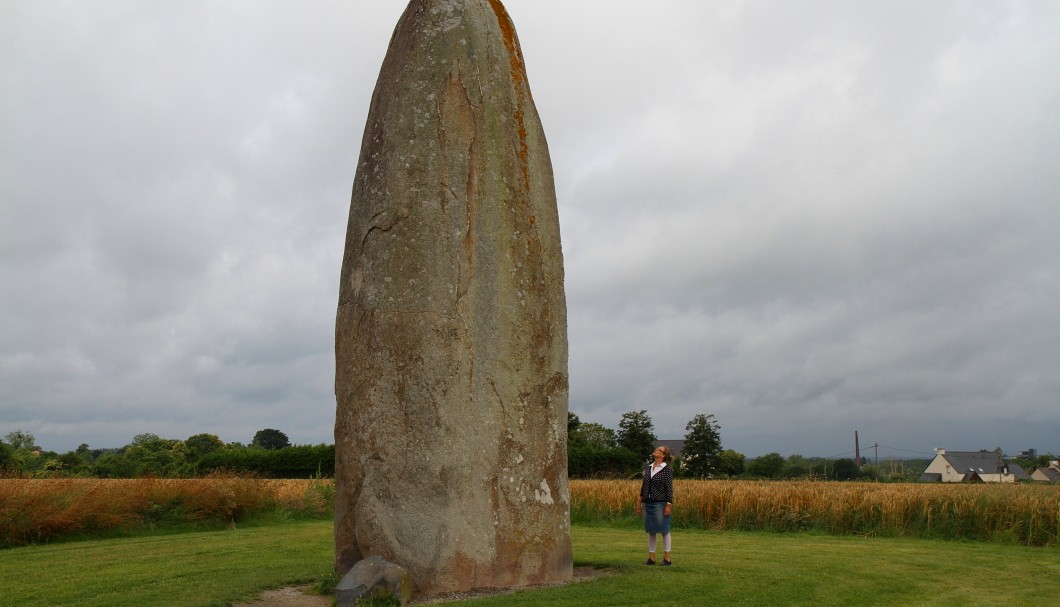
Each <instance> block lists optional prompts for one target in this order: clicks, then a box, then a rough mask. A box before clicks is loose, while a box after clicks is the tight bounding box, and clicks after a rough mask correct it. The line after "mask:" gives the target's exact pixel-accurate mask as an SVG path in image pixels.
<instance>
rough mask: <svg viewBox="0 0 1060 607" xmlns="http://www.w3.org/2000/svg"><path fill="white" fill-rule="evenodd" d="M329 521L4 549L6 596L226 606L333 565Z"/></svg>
mask: <svg viewBox="0 0 1060 607" xmlns="http://www.w3.org/2000/svg"><path fill="white" fill-rule="evenodd" d="M332 537H333V536H332V525H331V523H330V521H312V522H295V523H288V524H282V525H273V526H263V527H254V528H249V529H242V528H237V529H234V530H225V531H211V532H197V533H183V534H179V535H166V536H151V537H132V538H121V539H108V540H92V541H83V542H72V543H58V544H49V545H45V546H27V547H22V548H11V549H8V550H2V551H0V588H2V589H3V590H2V591H0V604H2V605H11V606H15V605H18V606H21V607H61V606H70V607H74V606H77V607H123V606H128V607H133V606H135V607H143V606H145V605H151V606H157V607H167V606H172V607H222V606H226V605H229V604H231V603H232V602H236V601H239V600H245V599H250V598H252V597H254V596H256V595H257V594H258V593H259V592H261V590H263V589H266V588H270V587H277V586H283V585H287V584H297V583H301V582H308V581H313V580H316V579H318V578H320V577H321V576H322V575H324V573H325V572H327V571H329V570H330V569H331V568H332V555H333V554H334V549H333V545H332V541H333V540H332Z"/></svg>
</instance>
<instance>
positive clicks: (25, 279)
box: [0, 0, 1060, 457]
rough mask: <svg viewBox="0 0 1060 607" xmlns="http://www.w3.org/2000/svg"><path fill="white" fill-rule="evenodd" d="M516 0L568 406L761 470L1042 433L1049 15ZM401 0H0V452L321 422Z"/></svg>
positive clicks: (1045, 442)
mask: <svg viewBox="0 0 1060 607" xmlns="http://www.w3.org/2000/svg"><path fill="white" fill-rule="evenodd" d="M506 5H507V8H508V10H509V13H510V14H511V16H512V18H513V20H514V21H515V25H516V28H517V30H518V33H519V37H520V40H521V42H522V47H523V52H524V55H525V58H526V65H527V70H528V73H529V78H530V85H531V88H532V90H533V93H534V98H535V100H536V103H537V107H538V110H539V111H540V114H541V118H542V122H543V123H544V127H545V132H546V135H547V136H548V140H549V146H550V150H551V154H552V163H553V166H554V169H555V176H556V189H557V193H558V198H559V211H560V221H561V230H562V238H563V249H564V256H565V263H566V271H567V284H566V291H567V301H568V314H569V340H570V385H571V394H570V406H571V410H572V411H574V412H575V413H577V414H578V416H579V417H580V418H581V419H582V421H586V422H598V423H602V424H604V425H606V426H608V427H611V428H617V426H618V421H619V419H620V418H621V416H622V413H624V412H627V411H635V410H641V409H644V410H647V412H648V414H649V415H650V416H651V417H652V419H653V420H654V423H655V431H656V434H657V435H658V436H659V437H660V438H681V437H682V436H683V435H684V432H685V424H686V423H687V422H688V421H689V420H690V419H691V418H692V417H693V416H695V415H696V414H697V413H708V414H709V413H712V414H714V415H715V416H716V417H717V419H718V421H719V422H720V424H721V437H722V443H723V445H724V447H725V448H731V449H735V450H737V451H740V452H742V453H745V454H747V455H748V456H755V455H760V454H763V453H767V452H770V451H777V452H779V453H781V454H783V455H788V454H792V453H800V454H803V455H807V456H831V455H842V454H847V453H849V452H851V451H852V450H853V445H854V431H855V430H858V431H860V437H861V444H862V446H863V448H864V447H865V446H866V445H871V444H873V443H878V444H879V445H883V446H884V447H885V448H881V449H880V450H879V455H880V457H884V456H892V455H893V456H915V455H916V452H930V451H931V450H932V449H933V448H934V447H943V448H948V449H952V450H977V449H993V448H995V447H1002V448H1003V449H1005V450H1006V451H1009V452H1017V451H1019V450H1022V449H1027V448H1032V447H1033V448H1037V449H1038V450H1039V451H1043V452H1044V451H1052V452H1054V453H1055V452H1060V36H1058V35H1057V32H1058V31H1060V2H1055V1H1052V0H1042V1H1038V2H1000V1H993V0H980V1H968V0H961V1H956V2H945V1H938V2H922V1H909V2H897V1H888V2H848V1H834V2H810V1H800V2H779V1H777V2H735V1H728V0H727V1H725V2H708V1H703V0H672V1H659V2H642V1H640V2H634V1H631V0H594V1H589V0H507V1H506ZM404 6H405V2H404V1H402V0H356V1H323V0H308V1H307V0H298V1H293V0H291V1H286V2H278V1H263V0H247V1H238V2H237V1H230V0H210V1H201V0H180V1H176V0H172V1H163V0H130V1H118V0H97V1H93V2H83V1H62V0H52V1H49V2H37V1H29V0H0V92H2V94H0V197H2V198H0V285H2V286H0V437H2V435H3V434H6V433H8V432H10V431H13V430H16V429H22V430H24V431H26V432H29V433H31V434H33V435H34V436H35V437H36V438H37V443H38V444H40V445H41V446H42V447H44V448H45V449H51V450H56V451H61V452H62V451H67V450H71V449H74V448H76V447H77V446H78V445H79V444H80V443H88V444H89V445H90V446H92V447H117V446H121V445H124V444H127V443H129V442H130V441H131V440H132V437H133V436H134V435H136V434H139V433H143V432H151V433H155V434H158V435H160V436H162V437H165V438H179V439H183V438H187V437H188V436H191V435H193V434H197V433H201V432H208V433H213V434H217V435H219V436H220V437H221V438H222V439H223V440H225V441H239V442H243V443H249V442H250V440H251V438H252V437H253V435H254V433H255V432H256V431H257V430H260V429H262V428H276V429H279V430H282V431H284V432H285V433H287V434H288V436H289V437H290V438H291V440H292V442H294V443H298V444H316V443H330V442H332V440H333V439H332V428H333V423H334V407H335V401H334V395H333V381H334V355H333V340H334V338H333V331H334V322H335V309H336V305H337V297H338V295H337V294H338V279H339V266H340V264H341V260H342V249H343V243H344V237H345V227H346V218H347V215H348V212H349V198H350V191H351V186H352V182H353V177H354V171H355V168H356V164H357V154H358V151H359V148H360V142H361V135H362V131H363V128H364V123H365V118H366V116H367V113H368V104H369V101H370V99H371V93H372V89H373V87H374V86H375V79H376V76H377V75H378V72H379V67H380V65H381V62H382V59H383V55H384V53H385V52H386V46H387V43H388V41H389V38H390V35H391V33H392V31H393V28H394V26H395V25H396V23H397V20H398V17H399V16H400V14H401V12H402V11H403V9H404ZM910 452H913V453H910ZM871 455H872V454H871V453H870V456H871Z"/></svg>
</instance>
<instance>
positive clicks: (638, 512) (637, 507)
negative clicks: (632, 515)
mask: <svg viewBox="0 0 1060 607" xmlns="http://www.w3.org/2000/svg"><path fill="white" fill-rule="evenodd" d="M635 509H636V511H637V514H640V500H637V505H636V506H635Z"/></svg>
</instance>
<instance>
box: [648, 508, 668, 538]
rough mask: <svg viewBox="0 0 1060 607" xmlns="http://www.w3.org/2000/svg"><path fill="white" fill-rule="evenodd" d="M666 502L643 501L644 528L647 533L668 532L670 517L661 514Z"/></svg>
mask: <svg viewBox="0 0 1060 607" xmlns="http://www.w3.org/2000/svg"><path fill="white" fill-rule="evenodd" d="M664 510H666V502H644V530H645V531H647V532H648V533H670V517H669V516H666V515H665V514H663V511H664Z"/></svg>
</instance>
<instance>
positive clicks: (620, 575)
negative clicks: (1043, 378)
mask: <svg viewBox="0 0 1060 607" xmlns="http://www.w3.org/2000/svg"><path fill="white" fill-rule="evenodd" d="M572 534H573V541H574V555H575V561H576V564H577V565H582V566H584V565H589V566H594V567H601V568H606V569H609V570H610V571H611V572H612V575H608V576H604V577H599V578H596V579H593V580H592V581H587V582H578V583H572V584H568V585H565V586H562V587H554V588H540V589H530V590H523V591H519V592H516V593H513V594H506V595H500V596H493V597H487V598H480V599H474V600H470V601H462V602H459V603H456V604H467V605H474V606H475V607H499V606H521V607H564V606H570V607H574V606H579V607H582V606H588V607H593V606H598V607H605V606H607V607H614V606H625V605H629V606H635V607H640V606H643V607H667V606H671V605H673V606H681V607H687V606H688V605H727V606H736V607H766V606H770V607H786V606H800V607H801V606H805V607H809V606H811V605H812V606H823V607H831V606H835V607H839V606H844V607H845V606H848V605H871V606H877V607H890V606H914V607H916V606H924V607H927V606H929V605H930V606H932V607H946V606H953V607H958V606H960V607H1002V606H1003V607H1039V606H1048V605H1055V604H1056V586H1055V581H1056V580H1057V579H1060V550H1056V549H1053V548H1030V547H1026V546H1013V545H1005V544H997V543H982V542H953V541H938V540H918V539H911V538H864V537H855V536H828V535H819V534H811V533H791V534H769V533H760V532H718V531H703V530H692V529H687V530H677V531H676V532H675V533H674V563H675V564H674V566H673V567H668V568H662V567H659V566H655V567H647V566H644V565H642V564H640V563H641V562H642V561H643V559H644V557H645V552H646V544H645V539H644V534H643V532H642V531H639V530H637V529H634V528H628V527H627V528H622V529H617V528H608V527H585V526H575V527H573V529H572ZM331 556H332V526H331V524H330V522H327V521H310V522H296V523H288V524H282V525H275V526H270V527H256V528H253V529H239V528H237V529H235V530H226V531H214V532H202V533H189V534H182V535H172V536H165V537H136V538H125V539H112V540H96V541H85V542H77V543H61V544H52V545H45V546H27V547H21V548H13V549H9V550H3V551H0V588H2V589H3V592H2V593H0V604H4V605H19V606H24V607H45V606H49V607H67V606H69V607H74V606H75V605H76V606H78V607H97V606H98V607H103V606H107V607H142V606H143V605H152V606H158V607H167V606H173V607H178V606H179V607H217V606H221V605H229V604H230V603H232V602H237V601H241V600H246V599H247V598H248V597H250V596H253V595H256V594H257V593H258V592H259V591H261V590H263V589H266V588H270V587H278V586H283V585H289V584H296V583H303V582H309V581H312V580H314V579H319V578H320V577H322V576H324V575H325V572H326V571H327V570H328V569H330V566H331ZM448 604H454V603H452V602H450V603H448Z"/></svg>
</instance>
